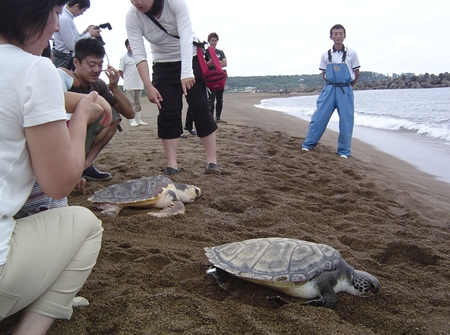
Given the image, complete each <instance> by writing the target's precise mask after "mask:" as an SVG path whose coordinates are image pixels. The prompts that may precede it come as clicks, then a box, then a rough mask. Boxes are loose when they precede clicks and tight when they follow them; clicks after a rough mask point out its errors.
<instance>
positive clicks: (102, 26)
mask: <svg viewBox="0 0 450 335" xmlns="http://www.w3.org/2000/svg"><path fill="white" fill-rule="evenodd" d="M105 28H108V30H111V29H112V27H111V24H110V23H109V22H106V23H102V24H99V25H98V26H94V29H97V30H100V29H105ZM96 39H98V40H99V41H100V42H102V44H103V45H105V42H104V41H103V38H102V36H98V37H96Z"/></svg>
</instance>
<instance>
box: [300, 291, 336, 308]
mask: <svg viewBox="0 0 450 335" xmlns="http://www.w3.org/2000/svg"><path fill="white" fill-rule="evenodd" d="M336 303H337V295H336V293H334V291H333V290H332V291H331V292H324V293H323V295H322V296H320V297H319V299H315V300H311V301H309V302H307V303H306V304H304V305H307V306H316V307H317V306H318V307H327V308H334V306H336Z"/></svg>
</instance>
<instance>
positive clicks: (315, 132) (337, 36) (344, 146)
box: [302, 24, 360, 158]
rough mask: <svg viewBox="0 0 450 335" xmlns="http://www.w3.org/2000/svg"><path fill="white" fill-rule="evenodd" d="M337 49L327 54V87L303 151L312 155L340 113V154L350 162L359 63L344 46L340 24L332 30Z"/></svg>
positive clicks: (324, 65)
mask: <svg viewBox="0 0 450 335" xmlns="http://www.w3.org/2000/svg"><path fill="white" fill-rule="evenodd" d="M330 39H331V40H333V42H334V45H333V48H332V49H330V50H328V51H326V52H324V53H323V55H322V58H321V61H320V67H319V69H320V70H321V71H322V76H323V78H324V79H325V81H326V86H325V87H324V88H323V89H322V92H320V95H319V98H318V99H317V109H316V111H315V112H314V114H313V115H312V117H311V123H310V124H309V128H308V134H307V135H306V138H305V141H304V142H303V144H302V150H304V151H309V150H311V149H314V147H315V146H316V145H317V143H319V140H320V138H321V137H322V135H323V133H324V132H325V129H326V128H327V125H328V122H329V121H330V118H331V115H332V114H333V112H334V110H335V109H337V112H338V114H339V137H338V146H337V154H338V155H339V156H340V157H342V158H348V157H349V156H350V153H351V145H352V134H353V118H354V115H353V114H354V110H355V108H354V101H353V90H352V86H354V85H355V84H356V81H357V80H358V78H359V68H360V65H359V60H358V55H357V54H356V51H354V50H352V49H349V48H346V47H345V46H344V39H345V28H344V27H343V26H342V25H340V24H336V25H334V26H333V27H332V28H331V29H330Z"/></svg>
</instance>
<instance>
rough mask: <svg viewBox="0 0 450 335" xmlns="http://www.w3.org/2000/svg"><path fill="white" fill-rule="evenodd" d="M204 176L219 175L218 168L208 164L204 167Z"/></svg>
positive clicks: (215, 165)
mask: <svg viewBox="0 0 450 335" xmlns="http://www.w3.org/2000/svg"><path fill="white" fill-rule="evenodd" d="M205 173H206V174H220V173H221V172H220V170H219V166H218V165H217V164H214V163H208V164H207V165H206V167H205Z"/></svg>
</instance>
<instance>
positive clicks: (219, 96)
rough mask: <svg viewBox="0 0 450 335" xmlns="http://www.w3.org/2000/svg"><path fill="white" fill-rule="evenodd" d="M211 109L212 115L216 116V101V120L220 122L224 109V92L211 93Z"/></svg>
mask: <svg viewBox="0 0 450 335" xmlns="http://www.w3.org/2000/svg"><path fill="white" fill-rule="evenodd" d="M208 99H209V108H210V110H211V114H212V115H213V116H214V101H217V103H216V120H220V116H221V115H222V108H223V90H220V91H215V92H211V93H209V98H208Z"/></svg>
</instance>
